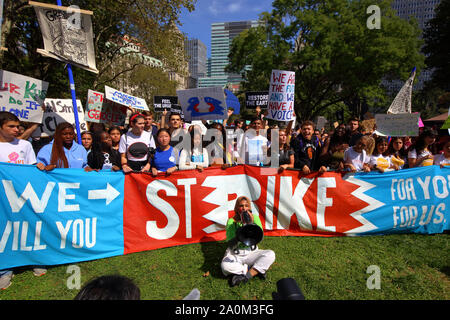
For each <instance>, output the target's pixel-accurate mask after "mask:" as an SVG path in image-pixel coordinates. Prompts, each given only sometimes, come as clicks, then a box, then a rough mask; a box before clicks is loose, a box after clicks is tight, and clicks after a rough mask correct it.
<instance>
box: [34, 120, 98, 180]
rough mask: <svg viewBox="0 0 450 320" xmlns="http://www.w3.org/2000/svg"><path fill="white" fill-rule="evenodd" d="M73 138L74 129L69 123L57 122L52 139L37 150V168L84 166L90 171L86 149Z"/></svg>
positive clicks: (50, 168)
mask: <svg viewBox="0 0 450 320" xmlns="http://www.w3.org/2000/svg"><path fill="white" fill-rule="evenodd" d="M74 138H75V130H74V128H73V126H72V125H71V124H70V123H68V122H61V123H60V124H58V125H57V126H56V130H55V134H54V136H53V140H52V141H51V142H50V143H49V144H47V145H45V146H43V147H42V148H41V150H39V153H38V155H37V165H36V166H37V167H38V169H39V170H45V171H50V170H53V169H55V168H75V169H77V168H84V170H85V171H86V172H89V171H91V170H92V169H91V168H90V167H89V166H88V163H87V151H86V149H85V148H84V147H83V146H82V145H80V144H78V143H76V142H75V141H74Z"/></svg>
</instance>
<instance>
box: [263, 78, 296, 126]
mask: <svg viewBox="0 0 450 320" xmlns="http://www.w3.org/2000/svg"><path fill="white" fill-rule="evenodd" d="M294 96H295V72H293V71H284V70H272V75H271V77H270V87H269V102H268V114H267V118H268V119H273V120H277V121H291V120H292V118H293V117H294Z"/></svg>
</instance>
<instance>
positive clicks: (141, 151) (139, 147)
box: [119, 131, 156, 161]
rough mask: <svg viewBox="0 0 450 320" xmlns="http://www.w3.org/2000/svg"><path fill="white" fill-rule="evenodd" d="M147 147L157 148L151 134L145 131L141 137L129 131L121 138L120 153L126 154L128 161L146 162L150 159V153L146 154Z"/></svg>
mask: <svg viewBox="0 0 450 320" xmlns="http://www.w3.org/2000/svg"><path fill="white" fill-rule="evenodd" d="M145 146H147V148H149V147H150V148H156V145H155V140H153V136H152V134H151V133H150V132H148V131H143V132H142V134H141V135H140V136H136V135H135V134H133V132H132V131H128V132H127V133H126V134H124V135H122V136H121V137H120V142H119V152H120V153H126V154H127V159H128V160H131V161H145V160H147V158H148V152H145ZM136 152H137V153H136ZM133 154H134V156H133Z"/></svg>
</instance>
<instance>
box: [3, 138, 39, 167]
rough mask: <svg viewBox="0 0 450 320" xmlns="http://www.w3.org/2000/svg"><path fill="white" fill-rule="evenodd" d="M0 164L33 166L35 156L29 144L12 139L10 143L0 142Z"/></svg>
mask: <svg viewBox="0 0 450 320" xmlns="http://www.w3.org/2000/svg"><path fill="white" fill-rule="evenodd" d="M0 162H8V163H16V164H35V163H36V155H35V153H34V150H33V147H32V146H31V143H29V142H28V141H26V140H22V139H16V138H14V140H13V141H12V142H0Z"/></svg>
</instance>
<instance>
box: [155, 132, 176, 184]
mask: <svg viewBox="0 0 450 320" xmlns="http://www.w3.org/2000/svg"><path fill="white" fill-rule="evenodd" d="M157 139H158V147H157V148H156V150H155V155H154V156H153V159H152V160H151V165H152V166H151V168H152V176H153V177H156V176H157V175H158V172H165V173H166V175H170V174H171V173H172V172H175V171H176V170H177V169H178V168H177V164H176V152H178V151H175V150H176V149H174V148H173V147H172V146H171V145H170V133H169V130H168V129H166V128H161V129H159V130H158V134H157Z"/></svg>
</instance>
